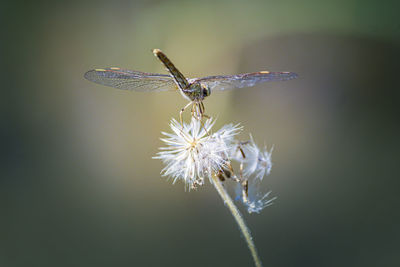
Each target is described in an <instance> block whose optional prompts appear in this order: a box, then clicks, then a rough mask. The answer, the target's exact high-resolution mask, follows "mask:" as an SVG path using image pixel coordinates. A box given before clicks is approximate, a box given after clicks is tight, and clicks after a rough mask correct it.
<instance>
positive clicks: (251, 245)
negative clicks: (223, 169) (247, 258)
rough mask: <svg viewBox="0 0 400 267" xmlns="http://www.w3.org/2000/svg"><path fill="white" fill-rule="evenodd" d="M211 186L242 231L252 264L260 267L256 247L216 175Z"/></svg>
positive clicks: (238, 212)
mask: <svg viewBox="0 0 400 267" xmlns="http://www.w3.org/2000/svg"><path fill="white" fill-rule="evenodd" d="M212 179H213V185H214V187H215V189H216V190H217V192H218V194H219V195H220V196H221V198H222V200H223V201H224V203H225V205H226V206H227V207H228V209H229V211H230V212H231V213H232V215H233V217H234V218H235V220H236V222H237V224H238V225H239V229H240V231H242V233H243V236H244V239H245V240H246V243H247V246H248V247H249V249H250V252H251V256H253V259H254V263H255V265H256V267H262V263H261V259H260V257H259V256H258V253H257V249H256V245H255V244H254V242H253V238H252V237H251V234H250V230H249V228H248V227H247V225H246V223H245V221H244V219H243V217H242V215H241V214H240V211H239V210H238V208H237V207H236V205H235V204H234V203H233V201H232V199H231V197H230V196H229V194H228V192H226V190H225V188H224V186H223V185H222V183H221V181H220V180H219V178H218V177H217V176H216V175H213V176H212Z"/></svg>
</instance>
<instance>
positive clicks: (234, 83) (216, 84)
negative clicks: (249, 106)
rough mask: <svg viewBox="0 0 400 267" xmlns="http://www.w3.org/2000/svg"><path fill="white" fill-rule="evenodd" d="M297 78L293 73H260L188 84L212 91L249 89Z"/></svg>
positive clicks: (195, 80) (204, 79) (208, 78)
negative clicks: (198, 84)
mask: <svg viewBox="0 0 400 267" xmlns="http://www.w3.org/2000/svg"><path fill="white" fill-rule="evenodd" d="M296 77H297V74H296V73H293V72H269V71H260V72H252V73H244V74H238V75H222V76H208V77H204V78H195V79H190V80H189V82H200V83H202V84H205V85H206V86H208V87H209V88H210V89H211V91H212V90H229V89H234V88H243V87H251V86H254V85H256V84H258V83H263V82H273V81H286V80H291V79H294V78H296Z"/></svg>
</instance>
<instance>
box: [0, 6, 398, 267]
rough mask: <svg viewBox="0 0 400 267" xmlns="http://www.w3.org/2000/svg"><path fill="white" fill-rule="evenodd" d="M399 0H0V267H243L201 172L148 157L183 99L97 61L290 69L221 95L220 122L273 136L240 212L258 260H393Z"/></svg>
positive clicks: (232, 227)
mask: <svg viewBox="0 0 400 267" xmlns="http://www.w3.org/2000/svg"><path fill="white" fill-rule="evenodd" d="M399 10H400V8H399V4H397V1H393V2H390V1H349V0H347V1H330V2H328V1H292V2H291V1H165V2H164V1H143V2H133V1H105V2H100V1H94V2H89V1H76V2H74V1H70V2H68V3H62V2H54V1H49V2H41V1H31V2H23V1H13V2H11V1H10V2H4V1H3V2H2V4H1V7H0V18H1V19H0V20H1V25H2V30H3V34H2V37H1V42H0V48H1V76H0V79H1V89H2V94H1V95H2V96H1V97H0V151H1V154H0V155H1V161H0V162H1V163H0V164H1V169H0V171H1V172H0V175H1V178H0V212H1V217H0V266H5V267H19V266H97V267H99V266H251V265H252V259H251V257H250V253H249V251H248V249H247V247H246V244H245V242H244V240H243V238H242V237H241V235H240V233H239V230H238V227H237V226H236V224H235V222H234V221H233V219H232V216H231V215H230V214H229V212H228V210H227V209H226V208H225V207H224V205H223V203H222V201H221V200H220V199H219V196H218V195H217V194H216V192H215V190H214V189H213V188H212V186H210V184H209V183H207V185H206V186H204V187H202V188H200V189H199V190H197V191H191V192H185V191H184V185H183V184H182V183H177V184H176V185H172V184H171V182H170V181H166V179H165V178H164V177H161V176H160V174H159V172H160V170H161V168H162V164H161V162H160V161H159V160H153V159H151V157H152V156H154V155H155V154H156V152H157V150H158V147H159V146H161V141H160V140H159V137H160V135H161V134H160V131H162V130H163V131H166V130H168V121H169V120H170V119H171V117H175V118H177V117H178V110H179V108H181V107H182V106H183V105H184V104H185V103H186V102H185V100H184V99H183V98H182V97H181V96H180V95H178V94H176V93H148V94H142V93H130V92H126V91H120V90H116V89H112V88H107V87H104V86H100V85H96V84H93V83H90V82H88V81H86V80H84V79H83V73H84V72H85V71H87V70H89V69H91V68H95V67H96V68H101V67H107V66H120V67H125V68H130V69H136V70H142V71H147V72H161V73H165V71H164V70H163V68H162V66H161V64H160V63H159V62H158V61H157V60H156V59H155V58H154V56H153V55H152V53H151V49H152V48H160V49H162V50H163V51H164V52H165V53H166V54H167V55H168V56H169V57H170V58H171V59H172V60H173V62H174V63H175V64H176V65H177V66H178V68H180V70H181V71H182V72H183V73H184V74H186V75H187V76H188V77H196V76H197V77H199V76H200V77H201V76H206V75H217V74H234V73H242V72H254V71H258V70H271V71H293V72H297V73H298V74H299V78H298V79H296V80H293V81H289V82H283V83H269V84H262V85H260V86H257V87H255V88H249V89H241V90H234V91H229V92H213V94H212V95H211V96H210V97H209V99H207V100H206V101H205V105H206V108H207V113H208V114H210V115H213V116H215V117H218V121H217V125H216V126H217V127H220V126H221V125H223V124H225V123H229V122H235V123H237V122H240V123H241V124H242V125H243V126H244V127H245V131H244V132H243V134H242V135H241V137H243V138H246V137H247V134H248V132H251V133H252V134H253V136H254V138H255V139H256V141H257V143H258V144H260V145H262V144H263V142H264V141H265V143H266V144H267V145H269V146H270V145H272V144H274V145H275V150H274V153H273V163H274V167H273V169H272V174H271V175H270V176H269V177H268V178H266V179H265V180H264V186H265V190H272V191H273V195H275V196H278V199H277V200H276V201H275V204H274V205H272V206H271V207H268V208H266V209H265V210H263V212H262V213H261V214H251V215H249V214H247V213H246V214H245V210H243V209H242V211H243V213H244V216H245V219H246V220H247V222H248V225H249V227H250V228H251V231H252V234H253V236H254V240H255V242H256V245H257V247H258V251H259V253H260V255H261V258H262V260H263V262H264V265H265V266H285V267H286V266H399V265H400V259H399V249H400V245H399V242H400V230H399V223H400V220H399V203H400V201H399V181H398V180H399V177H400V176H399V145H400V141H399V133H400V131H399V128H400V124H399V122H400V121H399V119H398V114H399V111H400V110H399V97H400V95H399V82H398V78H397V76H398V75H399V72H398V69H399V60H400V49H399V48H400V21H399V18H398V17H399V15H398V13H399Z"/></svg>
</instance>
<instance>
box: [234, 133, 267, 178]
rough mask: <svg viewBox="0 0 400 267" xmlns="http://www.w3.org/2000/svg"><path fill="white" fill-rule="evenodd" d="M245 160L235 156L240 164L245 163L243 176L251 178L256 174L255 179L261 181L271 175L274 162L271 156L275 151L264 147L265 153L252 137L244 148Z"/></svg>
mask: <svg viewBox="0 0 400 267" xmlns="http://www.w3.org/2000/svg"><path fill="white" fill-rule="evenodd" d="M242 150H243V153H244V155H245V158H243V157H242V158H238V156H240V155H235V158H236V159H237V160H239V161H240V162H243V164H244V169H243V175H244V176H245V177H250V176H251V175H252V174H253V173H255V179H259V180H260V181H261V180H262V179H263V178H264V176H267V175H269V174H270V173H271V168H272V162H271V154H272V151H273V150H274V147H272V148H271V149H270V150H269V151H268V150H267V148H266V147H264V151H261V150H260V149H259V148H258V147H257V145H256V144H255V142H254V139H253V137H252V136H251V135H250V141H249V142H248V143H247V144H245V145H243V146H242Z"/></svg>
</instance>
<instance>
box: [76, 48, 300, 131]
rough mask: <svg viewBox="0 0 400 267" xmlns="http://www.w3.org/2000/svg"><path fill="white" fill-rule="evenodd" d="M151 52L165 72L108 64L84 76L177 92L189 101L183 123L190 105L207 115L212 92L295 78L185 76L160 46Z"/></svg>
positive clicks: (264, 73) (259, 74) (107, 83)
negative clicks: (108, 66)
mask: <svg viewBox="0 0 400 267" xmlns="http://www.w3.org/2000/svg"><path fill="white" fill-rule="evenodd" d="M153 54H154V55H155V56H156V57H157V58H158V59H159V60H160V61H161V63H162V64H163V65H164V66H165V67H166V69H167V71H168V72H169V75H167V74H158V73H146V72H141V71H135V70H128V69H122V68H118V67H110V68H101V69H93V70H89V71H88V72H86V73H85V75H84V77H85V78H86V79H87V80H89V81H92V82H94V83H97V84H101V85H105V86H110V87H114V88H118V89H122V90H129V91H138V92H161V91H179V92H180V93H181V95H182V96H183V97H184V98H186V99H187V100H189V103H188V104H187V105H185V106H184V107H183V108H182V109H181V110H180V113H179V117H180V122H181V124H182V123H183V119H182V113H183V112H184V111H185V110H186V109H187V108H188V107H190V106H192V109H191V113H192V116H193V117H196V118H197V119H202V118H203V117H204V116H206V117H208V116H207V115H205V113H204V112H205V107H204V104H203V100H204V98H206V97H208V96H210V95H211V92H212V91H220V90H229V89H234V88H245V87H252V86H255V85H256V84H259V83H264V82H271V81H286V80H291V79H294V78H296V77H297V74H296V73H294V72H270V71H259V72H252V73H243V74H237V75H217V76H207V77H203V78H189V79H187V78H186V77H185V76H184V75H183V74H182V73H181V72H180V71H179V70H178V69H177V68H176V67H175V65H174V64H173V63H172V62H171V60H169V58H168V57H167V56H166V55H165V54H164V53H163V52H162V51H161V50H160V49H153ZM182 125H183V124H182Z"/></svg>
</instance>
